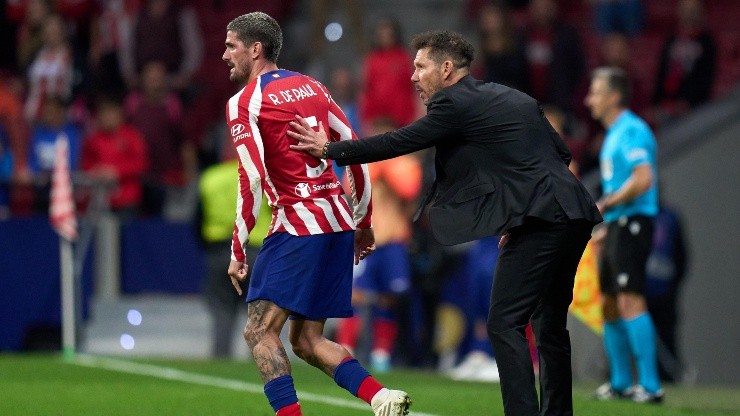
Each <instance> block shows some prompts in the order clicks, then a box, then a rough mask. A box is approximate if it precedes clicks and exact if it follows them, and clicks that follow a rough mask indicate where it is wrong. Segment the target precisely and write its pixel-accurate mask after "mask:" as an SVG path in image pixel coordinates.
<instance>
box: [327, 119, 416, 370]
mask: <svg viewBox="0 0 740 416" xmlns="http://www.w3.org/2000/svg"><path fill="white" fill-rule="evenodd" d="M396 128H397V126H396V125H395V124H394V123H393V122H391V121H390V120H388V119H377V120H376V121H375V124H374V126H373V130H372V134H381V133H385V132H387V131H393V130H395V129H396ZM368 169H369V173H370V181H371V182H372V184H373V229H374V230H375V245H376V247H377V249H376V250H375V253H373V255H372V256H369V257H367V258H366V259H364V260H363V261H361V262H360V263H359V264H358V265H356V266H355V268H354V273H353V274H354V279H353V286H352V307H353V309H354V316H352V317H350V318H345V319H342V320H341V321H340V323H339V327H338V330H337V343H339V344H341V345H343V346H344V347H345V348H347V349H348V350H349V351H350V352H353V351H355V352H356V351H357V344H358V340H359V338H360V334H361V332H362V328H363V326H364V324H368V329H369V330H370V331H368V332H371V334H372V335H371V339H372V346H371V351H370V365H371V367H372V369H373V370H374V371H376V372H387V371H388V370H389V369H390V366H391V354H392V352H393V349H394V347H395V344H396V337H397V334H398V312H397V302H398V299H399V298H400V297H401V296H402V295H404V294H405V293H406V292H407V291H408V290H409V288H410V286H411V266H410V261H409V254H408V251H407V244H408V241H409V239H410V238H411V215H412V214H413V210H414V209H415V208H416V207H415V205H414V203H415V201H416V198H417V197H418V195H419V190H420V188H421V173H422V172H421V167H420V164H419V161H418V159H417V158H416V157H415V156H409V155H405V156H401V157H397V158H394V159H388V160H384V161H381V162H375V163H372V164H370V165H368ZM368 308H369V309H370V311H369V317H370V319H369V320H368V322H363V316H365V313H364V311H365V310H366V309H368Z"/></svg>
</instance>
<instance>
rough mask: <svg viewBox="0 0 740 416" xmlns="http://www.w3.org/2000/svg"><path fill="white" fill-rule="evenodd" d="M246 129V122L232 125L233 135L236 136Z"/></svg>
mask: <svg viewBox="0 0 740 416" xmlns="http://www.w3.org/2000/svg"><path fill="white" fill-rule="evenodd" d="M243 131H244V124H234V125H233V126H231V136H232V137H236V136H238V135H239V134H241V132H243Z"/></svg>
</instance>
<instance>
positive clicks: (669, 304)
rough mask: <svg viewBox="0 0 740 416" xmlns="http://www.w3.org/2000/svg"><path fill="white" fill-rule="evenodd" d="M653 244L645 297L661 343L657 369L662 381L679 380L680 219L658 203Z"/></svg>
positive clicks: (682, 267)
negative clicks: (677, 328)
mask: <svg viewBox="0 0 740 416" xmlns="http://www.w3.org/2000/svg"><path fill="white" fill-rule="evenodd" d="M653 227H654V231H653V232H654V234H653V247H652V251H651V252H650V256H649V257H648V261H647V266H646V267H647V272H646V281H645V283H646V285H645V297H646V299H647V305H648V311H650V316H652V317H653V322H654V323H655V330H656V332H657V333H658V338H659V339H660V341H661V343H660V344H659V347H658V370H659V371H660V376H661V378H662V379H663V380H665V381H668V382H679V381H681V379H682V376H683V368H682V367H683V366H682V365H681V360H680V355H679V353H678V344H677V342H676V341H677V333H676V327H677V324H678V321H679V311H678V299H679V296H680V295H681V287H682V286H683V281H684V276H685V275H686V268H687V267H686V266H687V253H686V242H685V240H684V232H683V227H682V225H681V218H680V217H679V215H678V214H677V213H676V211H674V210H673V209H672V208H670V207H668V206H667V205H665V204H662V203H661V205H660V210H659V211H658V215H657V216H656V217H655V219H654V220H653Z"/></svg>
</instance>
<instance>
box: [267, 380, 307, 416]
mask: <svg viewBox="0 0 740 416" xmlns="http://www.w3.org/2000/svg"><path fill="white" fill-rule="evenodd" d="M265 396H267V400H268V401H269V402H270V406H272V409H273V410H274V411H275V413H277V414H280V416H295V415H300V414H301V410H300V406H298V408H297V412H298V413H295V411H296V410H295V409H294V410H293V413H290V412H289V411H288V413H279V412H280V411H282V409H283V408H286V407H288V406H291V405H293V404H296V405H297V404H298V395H297V394H296V392H295V386H294V385H293V377H291V376H290V374H287V375H284V376H280V377H278V378H275V379H272V380H270V381H268V382H267V384H265Z"/></svg>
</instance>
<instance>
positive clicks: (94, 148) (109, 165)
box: [81, 98, 149, 216]
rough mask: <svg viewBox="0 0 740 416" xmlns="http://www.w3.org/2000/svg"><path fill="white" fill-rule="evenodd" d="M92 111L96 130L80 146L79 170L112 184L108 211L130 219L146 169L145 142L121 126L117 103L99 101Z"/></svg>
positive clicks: (120, 113)
mask: <svg viewBox="0 0 740 416" xmlns="http://www.w3.org/2000/svg"><path fill="white" fill-rule="evenodd" d="M96 110H97V111H96V121H97V128H96V129H95V130H94V131H93V132H92V133H91V134H90V135H89V136H88V137H87V138H86V139H85V142H84V144H83V148H82V163H81V165H82V170H83V171H84V172H86V173H87V174H88V175H90V176H91V177H93V178H95V179H99V180H103V181H111V182H115V183H116V186H115V187H113V189H112V191H111V193H110V207H111V209H112V210H113V211H115V212H118V213H119V214H122V215H124V216H130V215H133V214H134V213H136V211H137V209H138V207H139V204H140V202H141V175H142V174H143V173H144V171H146V169H147V166H148V165H149V159H148V152H147V147H146V142H145V141H144V138H143V137H142V135H141V133H140V132H139V131H138V130H137V129H136V128H134V127H133V126H131V125H129V124H127V123H125V122H124V113H123V107H122V105H121V102H120V101H118V100H116V99H112V98H103V99H101V100H100V101H98V103H97V108H96Z"/></svg>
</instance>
